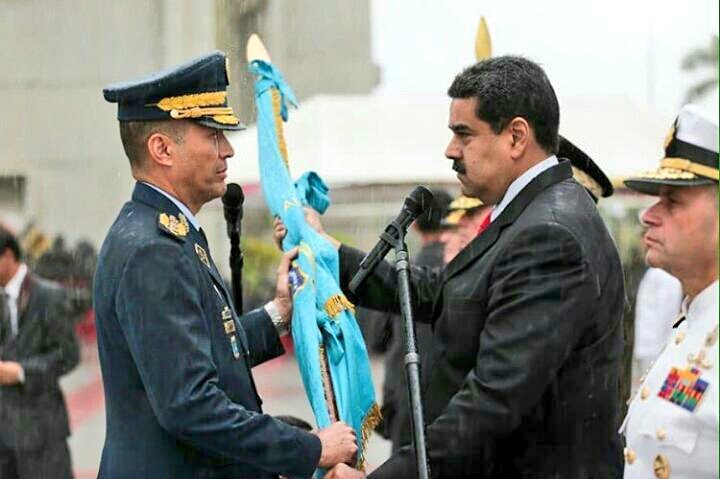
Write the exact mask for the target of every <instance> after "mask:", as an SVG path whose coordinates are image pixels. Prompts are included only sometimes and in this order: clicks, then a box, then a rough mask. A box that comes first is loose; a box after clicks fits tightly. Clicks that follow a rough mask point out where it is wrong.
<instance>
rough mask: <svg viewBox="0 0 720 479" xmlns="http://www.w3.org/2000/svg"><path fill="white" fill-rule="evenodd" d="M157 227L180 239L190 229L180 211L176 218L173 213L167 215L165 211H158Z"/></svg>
mask: <svg viewBox="0 0 720 479" xmlns="http://www.w3.org/2000/svg"><path fill="white" fill-rule="evenodd" d="M158 227H159V228H160V229H161V230H163V231H167V232H168V233H170V234H171V235H173V236H175V237H177V238H181V239H184V238H185V237H186V236H187V235H188V232H189V231H190V225H189V224H188V220H187V218H185V215H183V214H182V213H180V214H179V215H178V218H176V217H175V216H173V215H168V214H167V213H160V216H159V217H158Z"/></svg>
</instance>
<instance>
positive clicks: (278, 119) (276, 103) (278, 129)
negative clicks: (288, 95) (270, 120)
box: [270, 88, 290, 171]
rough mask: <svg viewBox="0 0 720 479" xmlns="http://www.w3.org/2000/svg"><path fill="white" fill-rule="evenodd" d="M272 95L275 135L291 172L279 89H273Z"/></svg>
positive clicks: (286, 165)
mask: <svg viewBox="0 0 720 479" xmlns="http://www.w3.org/2000/svg"><path fill="white" fill-rule="evenodd" d="M270 94H271V95H272V105H273V112H274V113H275V115H274V116H275V134H276V135H277V139H278V147H279V148H280V154H281V155H282V157H283V160H284V161H285V167H286V168H287V169H288V171H290V163H289V162H288V150H287V143H285V133H284V131H283V120H282V115H280V92H279V91H278V90H277V88H273V89H271V90H270Z"/></svg>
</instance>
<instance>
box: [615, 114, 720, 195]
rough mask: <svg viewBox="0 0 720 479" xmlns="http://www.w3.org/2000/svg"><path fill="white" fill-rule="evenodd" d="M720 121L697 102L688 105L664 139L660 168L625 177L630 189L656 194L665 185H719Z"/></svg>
mask: <svg viewBox="0 0 720 479" xmlns="http://www.w3.org/2000/svg"><path fill="white" fill-rule="evenodd" d="M719 178H720V174H719V172H718V122H717V120H714V119H712V118H710V117H709V116H708V115H707V114H705V112H703V111H702V110H701V109H700V108H699V107H697V106H695V105H685V106H684V107H682V109H681V110H680V113H679V114H678V117H677V119H676V120H675V123H674V124H673V125H672V127H671V128H670V131H669V132H668V134H667V137H666V138H665V157H664V158H663V159H661V160H660V167H659V168H658V169H657V170H655V171H649V172H646V173H642V174H640V175H637V176H634V177H632V178H628V179H626V180H625V185H626V186H627V187H628V188H631V189H633V190H636V191H639V192H640V193H645V194H648V195H657V194H658V192H659V190H660V187H661V186H662V185H669V186H700V185H712V184H715V185H717V184H718V179H719Z"/></svg>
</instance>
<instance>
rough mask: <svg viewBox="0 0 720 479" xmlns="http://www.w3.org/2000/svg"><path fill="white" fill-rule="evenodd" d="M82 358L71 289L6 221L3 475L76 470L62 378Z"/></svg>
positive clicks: (67, 474) (2, 238)
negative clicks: (42, 266) (28, 260)
mask: <svg viewBox="0 0 720 479" xmlns="http://www.w3.org/2000/svg"><path fill="white" fill-rule="evenodd" d="M79 360H80V354H79V349H78V344H77V341H76V340H75V335H74V334H73V321H72V318H71V316H70V313H69V308H68V302H67V298H66V295H65V292H64V291H63V289H62V288H61V287H60V286H59V285H57V284H55V283H51V282H49V281H46V280H44V279H41V278H39V277H37V276H35V275H33V274H32V273H30V272H29V271H28V268H27V266H26V265H25V264H24V263H23V262H22V261H21V253H20V246H19V244H18V241H17V239H16V238H15V237H14V236H13V235H12V234H11V233H10V232H9V231H7V230H6V229H4V228H2V227H0V478H2V479H43V478H46V477H57V478H67V479H70V478H71V477H72V467H71V461H70V451H69V450H68V446H67V437H68V436H69V435H70V426H69V423H68V414H67V409H66V407H65V400H64V399H63V395H62V392H61V391H60V386H59V384H58V379H59V378H60V376H62V375H64V374H66V373H68V372H69V371H70V370H72V369H73V368H74V367H75V366H77V364H78V361H79Z"/></svg>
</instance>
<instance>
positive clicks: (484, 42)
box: [475, 17, 492, 61]
mask: <svg viewBox="0 0 720 479" xmlns="http://www.w3.org/2000/svg"><path fill="white" fill-rule="evenodd" d="M491 56H492V41H491V40H490V30H489V29H488V26H487V22H486V21H485V17H480V23H478V29H477V33H476V34H475V59H476V60H477V61H481V60H486V59H488V58H490V57H491Z"/></svg>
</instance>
